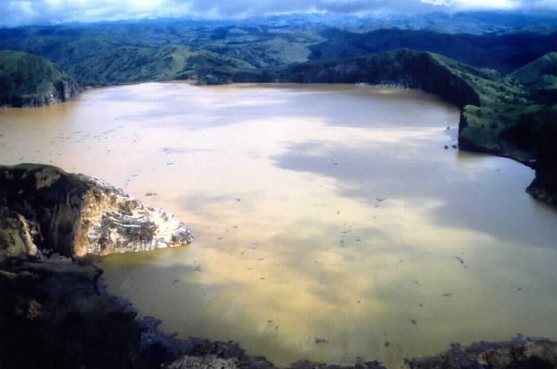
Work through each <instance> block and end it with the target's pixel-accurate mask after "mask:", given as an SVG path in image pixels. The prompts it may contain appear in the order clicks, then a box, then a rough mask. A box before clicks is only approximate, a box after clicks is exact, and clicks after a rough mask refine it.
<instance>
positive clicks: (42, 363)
mask: <svg viewBox="0 0 557 369" xmlns="http://www.w3.org/2000/svg"><path fill="white" fill-rule="evenodd" d="M130 225H132V226H131V227H130ZM169 230H170V231H169ZM165 232H166V233H165ZM191 241H192V237H191V234H190V232H189V231H188V230H187V228H185V226H184V225H183V223H181V222H179V221H177V220H176V219H175V218H174V217H172V216H171V215H170V214H168V213H165V212H163V211H162V210H158V209H155V208H150V207H148V206H147V205H145V204H143V203H141V202H139V201H137V200H133V199H131V198H129V197H128V196H127V195H126V194H124V193H123V192H122V191H121V190H118V189H116V188H114V187H112V186H110V185H108V184H106V183H105V182H103V181H101V180H98V179H95V178H92V177H88V176H84V175H75V174H69V173H65V172H64V171H62V170H61V169H59V168H55V167H51V166H43V165H21V166H15V167H0V296H1V300H0V302H1V303H0V368H6V369H24V368H25V369H27V368H56V369H75V368H88V369H97V368H99V369H100V368H114V369H155V368H166V369H184V368H196V369H197V368H203V369H237V368H246V369H252V368H253V369H275V366H274V365H273V364H272V363H270V362H269V361H267V360H266V359H265V358H263V357H256V356H250V355H247V354H246V352H245V351H244V350H243V349H242V348H241V347H240V346H239V345H238V344H237V343H235V342H215V341H210V340H206V339H200V338H189V339H185V340H180V339H177V338H176V337H175V336H173V335H169V334H165V333H162V332H160V331H158V329H157V326H158V323H159V322H158V321H157V320H156V319H154V318H149V317H146V318H141V319H138V318H137V313H136V311H135V310H134V308H133V307H132V306H131V305H130V304H129V303H128V302H126V301H125V300H123V299H121V298H118V297H115V296H111V295H109V294H108V293H106V291H105V288H104V285H103V282H102V270H101V269H99V268H97V267H95V266H94V265H92V264H91V263H90V262H89V261H88V259H87V258H83V257H82V256H84V255H86V254H87V253H93V254H97V255H104V254H107V253H110V252H122V251H140V250H150V249H153V248H157V247H159V246H160V247H163V246H171V245H174V246H177V245H179V244H187V243H188V242H191ZM79 242H84V245H79V246H76V245H77V244H78V243H79ZM404 367H405V368H407V369H425V368H432V369H434V368H435V369H436V368H453V369H511V368H512V369H520V368H524V369H526V368H528V369H533V368H537V369H545V368H557V343H555V342H550V341H547V340H543V339H529V338H525V337H517V338H515V339H513V340H510V341H508V342H501V343H487V342H480V343H476V344H473V345H471V346H469V347H465V348H464V347H461V346H459V345H452V347H451V348H450V350H449V351H447V352H445V353H443V354H440V355H438V356H435V357H429V358H422V359H408V360H406V362H405V364H404ZM340 368H358V369H385V368H384V366H382V365H381V364H380V363H378V362H375V361H373V362H359V363H356V364H355V365H353V366H351V367H341V366H337V365H327V364H321V363H313V362H308V361H301V362H298V363H295V364H292V365H291V366H290V367H289V369H340Z"/></svg>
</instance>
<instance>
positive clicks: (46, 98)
mask: <svg viewBox="0 0 557 369" xmlns="http://www.w3.org/2000/svg"><path fill="white" fill-rule="evenodd" d="M81 91H82V88H81V87H80V86H79V85H78V84H77V82H76V81H75V80H74V79H73V78H70V77H66V78H64V79H60V80H58V81H55V82H50V83H48V84H47V85H46V86H44V92H43V93H41V94H34V95H22V96H17V97H13V98H12V101H11V103H10V104H9V105H11V106H14V107H23V108H34V107H39V106H46V105H54V104H58V103H62V102H66V101H69V100H71V99H72V98H73V97H74V96H76V95H78V94H79V93H80V92H81Z"/></svg>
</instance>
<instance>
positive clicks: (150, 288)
mask: <svg viewBox="0 0 557 369" xmlns="http://www.w3.org/2000/svg"><path fill="white" fill-rule="evenodd" d="M457 123H458V111H457V110H456V109H455V108H454V107H451V106H448V105H445V104H443V103H441V102H439V101H438V100H436V99H435V98H433V97H432V96H430V95H426V94H423V93H420V92H416V91H408V90H390V89H377V88H372V87H365V86H323V85H317V86H295V85H286V86H275V85H270V86H262V85H255V86H228V87H210V88H208V87H203V88H200V87H193V86H190V85H187V84H182V83H164V84H153V83H151V84H142V85H135V86H122V87H113V88H106V89H99V90H91V91H88V92H86V93H85V94H83V95H82V96H81V97H80V98H78V99H77V100H75V101H73V102H71V103H66V104H62V105H57V106H53V107H47V108H40V109H26V110H14V109H5V110H0V158H1V163H2V164H16V163H19V162H43V163H52V164H55V165H58V166H61V167H63V168H65V169H66V170H68V171H78V172H84V173H87V174H92V175H95V176H99V177H102V178H104V179H106V180H108V181H110V182H112V183H113V184H115V185H117V186H120V187H122V188H124V189H125V190H126V191H127V192H128V193H130V194H131V195H132V196H135V197H138V198H141V199H143V200H145V201H147V202H148V203H150V204H153V205H157V206H160V207H162V208H165V209H167V210H169V211H171V212H173V213H175V214H176V215H178V216H179V217H181V218H182V219H183V220H184V221H185V222H186V223H187V224H188V225H189V226H190V227H191V228H192V230H193V232H194V234H195V235H196V242H195V243H194V244H192V245H191V246H189V247H186V248H182V249H172V250H162V251H158V252H151V253H143V254H125V255H114V256H111V257H109V258H107V259H106V260H105V262H104V263H103V264H102V267H103V268H104V269H105V272H106V273H105V279H106V282H107V283H108V285H109V290H110V291H112V292H113V293H116V294H119V295H123V296H125V297H127V298H128V299H129V300H130V301H132V302H133V303H134V304H135V306H136V307H137V308H138V309H139V312H140V313H141V314H143V315H153V316H156V317H159V318H161V319H163V321H164V323H163V325H162V328H163V329H165V330H168V331H169V332H178V333H179V335H180V336H182V337H187V336H199V337H206V338H211V339H219V340H236V341H239V342H240V343H241V344H242V345H243V347H245V348H246V349H247V350H248V352H249V353H251V354H256V355H265V356H267V357H268V358H269V359H270V360H272V361H273V362H274V363H276V364H278V365H286V364H289V363H291V362H293V361H297V360H300V359H312V360H319V361H327V362H334V363H346V364H348V363H353V362H355V361H356V360H357V359H358V358H362V359H366V360H372V359H377V360H381V361H383V362H385V363H387V364H388V365H389V366H390V367H397V366H398V364H399V363H400V361H401V359H402V358H403V357H411V356H422V355H429V354H434V353H437V352H440V351H443V350H445V349H447V348H448V345H449V343H450V342H456V341H458V342H461V343H469V342H471V341H475V340H502V339H508V338H510V337H511V336H514V335H516V333H517V332H520V333H523V334H526V335H537V336H547V337H552V338H557V328H556V327H557V309H556V306H557V284H556V283H555V279H556V277H557V269H556V268H555V265H556V262H557V252H556V245H555V240H557V227H556V225H557V214H556V213H555V212H554V211H552V210H551V209H548V208H546V207H545V206H543V205H540V204H538V203H536V202H535V201H533V200H532V199H531V198H530V197H529V196H528V195H526V194H525V192H524V188H525V187H526V186H527V185H528V184H529V182H530V181H531V180H532V178H533V172H532V171H531V170H530V169H528V168H526V167H524V166H521V165H520V164H517V163H515V162H513V161H510V160H506V159H501V158H495V157H487V156H480V155H472V154H466V153H461V152H458V150H455V149H453V148H452V147H451V146H452V144H454V143H455V139H456V136H455V135H456V131H457ZM447 127H449V128H450V129H447ZM445 145H448V146H449V149H445V148H444V146H445ZM149 193H151V194H152V193H156V195H155V196H148V195H147V194H149Z"/></svg>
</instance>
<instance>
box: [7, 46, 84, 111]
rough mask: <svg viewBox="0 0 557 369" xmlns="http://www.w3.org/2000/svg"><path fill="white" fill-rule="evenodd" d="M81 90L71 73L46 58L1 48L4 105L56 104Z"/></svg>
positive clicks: (33, 105)
mask: <svg viewBox="0 0 557 369" xmlns="http://www.w3.org/2000/svg"><path fill="white" fill-rule="evenodd" d="M81 90H82V88H81V87H80V86H79V85H78V84H77V82H76V81H75V80H74V79H73V78H72V77H71V76H69V75H68V74H66V73H65V72H64V71H62V70H61V69H60V67H58V66H57V65H56V64H54V63H52V62H50V61H48V60H46V59H45V58H42V57H40V56H37V55H32V54H28V53H24V52H21V51H13V50H0V106H8V107H36V106H44V105H52V104H56V103H60V102H64V101H68V100H70V99H71V98H72V97H74V96H75V95H77V94H78V93H80V92H81Z"/></svg>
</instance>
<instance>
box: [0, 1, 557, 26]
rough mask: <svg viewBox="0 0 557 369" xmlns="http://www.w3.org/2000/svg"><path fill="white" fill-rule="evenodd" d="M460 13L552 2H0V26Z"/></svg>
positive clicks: (552, 5)
mask: <svg viewBox="0 0 557 369" xmlns="http://www.w3.org/2000/svg"><path fill="white" fill-rule="evenodd" d="M464 10H553V11H557V0H0V26H18V25H28V24H37V23H54V24H56V23H67V22H95V21H107V20H108V21H110V20H123V19H141V18H160V17H201V18H210V19H215V18H245V17H250V16H261V15H271V14H285V13H286V14H288V13H304V12H312V13H333V14H359V15H361V14H368V13H369V14H389V13H395V14H401V13H406V14H412V13H424V12H434V11H448V12H455V11H464Z"/></svg>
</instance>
